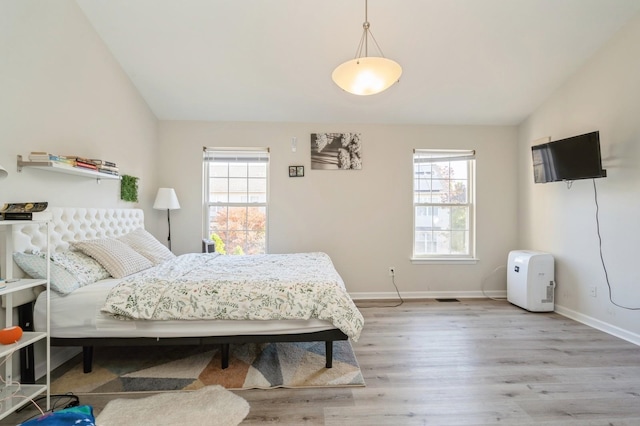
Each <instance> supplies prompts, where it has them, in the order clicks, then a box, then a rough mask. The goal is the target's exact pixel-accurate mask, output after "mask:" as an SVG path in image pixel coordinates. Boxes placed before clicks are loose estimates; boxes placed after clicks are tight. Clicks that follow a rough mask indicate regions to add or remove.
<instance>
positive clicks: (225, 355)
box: [220, 343, 229, 370]
mask: <svg viewBox="0 0 640 426" xmlns="http://www.w3.org/2000/svg"><path fill="white" fill-rule="evenodd" d="M220 358H221V360H222V369H223V370H224V369H225V368H227V367H229V344H228V343H222V344H221V345H220Z"/></svg>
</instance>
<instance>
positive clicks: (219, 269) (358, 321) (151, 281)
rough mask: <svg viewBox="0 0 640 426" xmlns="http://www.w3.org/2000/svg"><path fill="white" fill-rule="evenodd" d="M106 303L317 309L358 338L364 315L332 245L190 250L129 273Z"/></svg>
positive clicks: (161, 311) (171, 314) (294, 313)
mask: <svg viewBox="0 0 640 426" xmlns="http://www.w3.org/2000/svg"><path fill="white" fill-rule="evenodd" d="M102 311H103V312H107V313H110V314H113V315H114V316H116V317H118V318H125V319H144V320H194V319H209V320H216V319H232V320H273V319H278V320H284V319H309V318H312V317H314V318H318V319H322V320H327V321H330V322H331V323H332V324H333V325H334V326H335V327H336V328H338V329H340V330H341V331H342V332H344V333H345V334H346V335H347V336H349V337H351V338H352V339H353V340H357V339H358V337H359V335H360V331H361V330H362V326H363V322H364V320H363V318H362V314H361V313H360V311H358V309H357V308H356V307H355V304H354V303H353V301H352V300H351V298H350V297H349V295H348V294H347V292H346V289H345V287H344V284H343V282H342V279H341V278H340V276H339V275H338V273H337V272H336V270H335V268H334V267H333V263H332V262H331V259H330V258H329V256H328V255H326V254H325V253H294V254H266V255H250V256H220V255H218V254H217V253H216V254H202V253H190V254H185V255H182V256H178V257H177V258H175V259H172V260H169V261H166V262H164V263H162V264H160V265H158V266H156V267H155V268H152V269H147V270H145V271H143V272H140V273H139V274H135V275H134V276H131V277H129V278H126V279H124V280H123V281H122V282H121V283H120V284H118V285H116V286H115V287H114V288H113V289H112V290H111V291H110V292H109V294H108V296H107V298H106V301H105V304H104V307H103V309H102Z"/></svg>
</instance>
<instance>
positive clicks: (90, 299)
mask: <svg viewBox="0 0 640 426" xmlns="http://www.w3.org/2000/svg"><path fill="white" fill-rule="evenodd" d="M119 282H120V280H118V279H106V280H102V281H98V282H97V283H94V284H91V285H88V286H85V287H81V288H79V289H77V290H75V291H74V292H73V293H71V294H68V295H66V296H61V295H59V294H58V293H56V292H53V291H52V292H51V302H50V303H51V316H50V321H51V323H50V327H51V328H50V330H51V337H57V338H80V337H153V338H168V337H206V336H237V335H270V334H299V333H313V332H317V331H325V330H332V329H335V326H333V325H332V324H331V323H330V322H329V321H324V320H319V319H314V318H312V319H309V320H190V321H185V320H168V321H149V320H119V319H115V318H113V317H112V316H110V315H108V314H104V313H102V312H100V309H101V308H102V306H103V304H104V301H105V299H106V297H107V294H108V293H109V291H110V290H111V288H112V287H113V286H115V285H116V284H118V283H119ZM34 326H35V329H36V330H38V331H44V330H45V329H46V292H43V293H41V294H40V295H39V296H38V299H37V300H36V303H35V308H34Z"/></svg>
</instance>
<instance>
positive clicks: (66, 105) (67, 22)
mask: <svg viewBox="0 0 640 426" xmlns="http://www.w3.org/2000/svg"><path fill="white" fill-rule="evenodd" d="M157 128H158V125H157V120H156V118H155V116H154V115H153V114H152V113H151V111H150V109H149V108H148V106H147V104H146V103H145V102H144V100H143V99H142V98H141V96H140V94H139V93H138V91H137V90H136V89H135V87H133V85H132V84H131V82H130V80H129V78H128V77H127V76H126V75H125V73H124V72H123V71H122V69H121V68H120V66H119V65H118V63H117V62H116V61H115V59H114V58H113V56H112V55H111V53H110V52H109V50H108V49H107V48H106V46H105V45H104V43H103V42H102V40H101V39H100V38H99V37H98V35H97V34H96V32H95V31H94V29H93V28H92V27H91V25H90V24H89V22H88V21H87V19H86V18H85V16H84V14H83V13H82V12H81V11H80V9H79V8H78V6H77V4H76V3H75V2H74V1H72V0H50V1H40V0H3V1H2V2H1V3H0V164H1V165H3V166H4V167H5V168H6V169H7V171H8V172H9V176H8V177H7V178H6V179H3V180H0V205H1V204H2V203H6V202H25V201H48V202H49V203H50V205H52V206H61V207H69V206H76V207H123V208H128V207H141V208H145V210H146V213H147V216H150V218H149V219H150V220H148V221H147V227H148V228H150V230H151V231H152V232H153V231H154V228H155V224H156V223H157V222H155V221H154V216H155V214H154V213H156V211H155V210H151V208H150V207H151V205H152V203H153V197H154V196H155V191H156V185H155V183H154V180H155V179H156V175H157V168H156V166H155V160H156V158H155V157H156V155H157V150H156V144H157V131H158V129H157ZM30 151H49V152H52V153H57V154H61V155H77V156H83V157H89V158H102V159H106V160H110V161H115V162H116V163H117V164H118V165H119V166H120V169H121V171H122V173H123V174H129V175H132V176H137V177H139V178H140V202H139V203H137V204H134V203H126V202H123V201H121V200H120V185H119V181H114V180H110V181H102V183H101V184H96V181H95V180H93V179H87V178H82V177H76V176H69V175H63V174H58V173H52V172H44V171H40V170H34V169H24V170H23V171H22V172H21V173H18V172H17V171H16V156H17V155H18V154H21V155H23V156H26V155H28V153H29V152H30ZM151 212H153V213H151ZM0 252H2V250H0ZM0 317H1V319H0V322H1V323H4V314H3V315H1V316H0ZM37 350H38V357H37V358H36V370H37V375H38V376H40V375H41V374H43V373H44V364H43V356H44V355H43V354H44V348H43V347H42V346H40V345H39V347H38V349H37ZM72 353H73V352H71V354H72ZM69 354H70V352H69V350H68V349H67V348H65V349H61V348H54V351H53V366H54V367H55V366H57V365H58V364H59V363H61V362H63V361H64V360H65V359H67V358H68V356H69ZM17 364H18V363H17V362H16V363H14V367H15V368H17Z"/></svg>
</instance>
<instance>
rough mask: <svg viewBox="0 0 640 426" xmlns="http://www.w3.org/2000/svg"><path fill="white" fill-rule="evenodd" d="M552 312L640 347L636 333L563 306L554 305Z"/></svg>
mask: <svg viewBox="0 0 640 426" xmlns="http://www.w3.org/2000/svg"><path fill="white" fill-rule="evenodd" d="M554 310H555V312H556V313H558V314H560V315H562V316H563V317H567V318H570V319H572V320H574V321H578V322H580V323H582V324H585V325H588V326H589V327H593V328H595V329H596V330H600V331H604V332H605V333H607V334H611V335H612V336H616V337H619V338H621V339H623V340H626V341H627V342H631V343H633V344H635V345H638V346H640V335H638V334H636V333H632V332H630V331H627V330H625V329H623V328H620V327H617V326H615V325H612V324H609V323H606V322H604V321H600V320H599V319H596V318H592V317H590V316H588V315H584V314H581V313H580V312H576V311H574V310H571V309H569V308H565V307H564V306H560V305H556V306H555V309H554Z"/></svg>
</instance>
